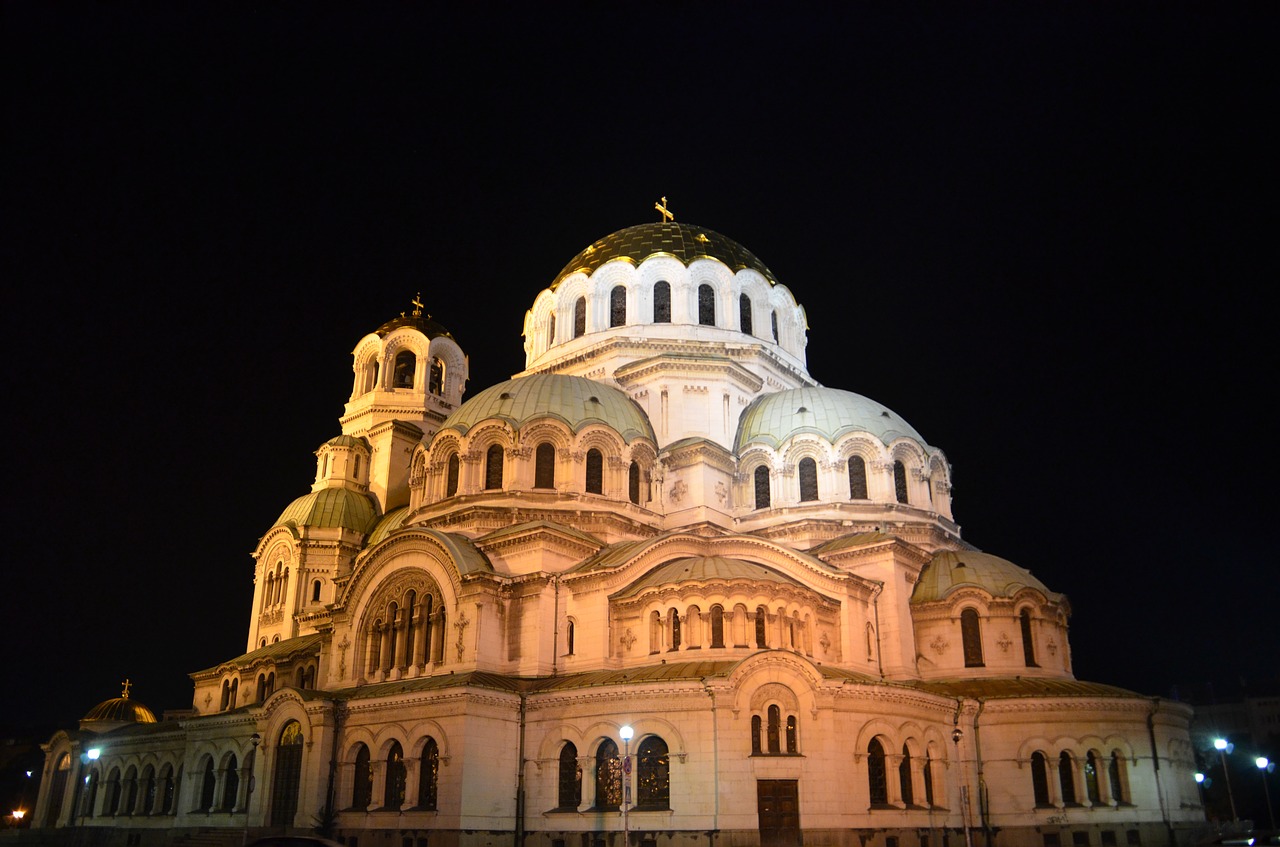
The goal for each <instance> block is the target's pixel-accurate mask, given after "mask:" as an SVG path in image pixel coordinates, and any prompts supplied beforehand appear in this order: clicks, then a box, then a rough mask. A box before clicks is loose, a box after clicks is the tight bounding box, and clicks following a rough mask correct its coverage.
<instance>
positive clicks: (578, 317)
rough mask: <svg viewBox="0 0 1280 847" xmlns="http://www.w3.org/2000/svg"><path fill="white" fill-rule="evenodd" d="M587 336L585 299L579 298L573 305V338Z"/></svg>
mask: <svg viewBox="0 0 1280 847" xmlns="http://www.w3.org/2000/svg"><path fill="white" fill-rule="evenodd" d="M586 334H587V298H586V297H579V298H578V299H577V300H575V301H574V304H573V337H574V338H581V337H582V336H584V335H586Z"/></svg>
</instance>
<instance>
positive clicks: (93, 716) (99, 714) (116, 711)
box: [80, 696, 156, 728]
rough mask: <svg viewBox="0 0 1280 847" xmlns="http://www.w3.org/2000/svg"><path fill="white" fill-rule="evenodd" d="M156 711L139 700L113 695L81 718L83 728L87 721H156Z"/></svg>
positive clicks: (118, 722)
mask: <svg viewBox="0 0 1280 847" xmlns="http://www.w3.org/2000/svg"><path fill="white" fill-rule="evenodd" d="M155 722H156V716H155V713H154V712H152V711H151V710H150V709H148V708H147V707H146V706H144V705H142V704H141V703H139V702H138V701H137V700H130V699H129V698H128V697H127V696H126V697H112V698H111V699H110V700H103V701H102V702H101V703H99V704H98V705H96V706H94V707H93V708H92V709H90V710H89V711H88V713H87V714H86V715H85V716H84V717H83V718H81V719H80V725H81V727H82V728H83V727H84V725H85V724H86V723H97V724H104V723H112V724H124V723H155Z"/></svg>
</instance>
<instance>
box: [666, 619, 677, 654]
mask: <svg viewBox="0 0 1280 847" xmlns="http://www.w3.org/2000/svg"><path fill="white" fill-rule="evenodd" d="M667 619H668V620H670V621H671V646H670V647H668V648H667V650H669V651H670V650H679V649H680V613H679V612H678V611H676V610H675V609H672V610H671V611H670V612H669V613H668V614H667Z"/></svg>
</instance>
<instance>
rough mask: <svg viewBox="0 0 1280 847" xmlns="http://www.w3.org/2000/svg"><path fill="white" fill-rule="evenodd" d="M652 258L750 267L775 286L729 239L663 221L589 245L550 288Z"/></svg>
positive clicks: (758, 264)
mask: <svg viewBox="0 0 1280 847" xmlns="http://www.w3.org/2000/svg"><path fill="white" fill-rule="evenodd" d="M655 255H667V256H674V257H675V258H677V259H679V260H680V261H681V262H683V263H684V264H685V265H688V264H689V263H690V262H692V261H694V260H695V259H715V260H716V261H718V262H721V263H722V264H724V265H726V266H728V268H729V269H730V270H732V271H735V272H736V271H739V270H741V269H743V268H751V269H752V270H754V271H757V272H759V273H760V275H761V276H763V277H764V278H765V279H767V280H769V282H770V283H771V284H773V283H777V280H776V279H774V276H773V272H772V271H770V270H769V269H768V268H767V267H765V265H764V262H762V261H760V260H759V259H757V258H756V257H755V256H753V255H752V254H751V253H750V252H749V251H748V250H747V249H746V248H745V247H743V246H742V245H741V244H739V243H738V242H736V241H734V240H733V239H732V238H728V237H726V236H723V235H721V234H720V233H718V232H715V231H713V230H710V229H705V228H704V227H700V226H691V225H690V224H684V223H676V222H675V221H667V222H663V223H648V224H640V225H638V226H630V227H627V228H626V229H620V230H618V231H617V232H615V233H613V234H612V235H606V236H605V237H604V238H601V239H599V240H597V241H594V242H592V243H591V244H590V245H588V246H587V248H586V249H585V250H583V251H582V252H581V253H579V254H578V255H576V256H574V257H573V261H571V262H569V264H567V265H565V266H564V270H562V271H560V273H559V274H557V275H556V279H555V282H553V283H552V284H551V287H552V288H555V287H556V286H557V285H559V284H560V280H562V279H564V278H565V277H567V276H568V275H569V274H572V273H577V272H578V271H581V272H582V273H584V274H587V275H588V276H590V275H591V273H592V272H594V271H595V269H596V268H598V267H600V266H601V265H603V264H604V263H605V262H610V261H613V260H614V259H626V260H628V261H630V262H631V263H632V264H636V265H638V264H640V263H641V262H643V261H644V260H645V259H647V258H649V257H650V256H655Z"/></svg>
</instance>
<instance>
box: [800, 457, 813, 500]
mask: <svg viewBox="0 0 1280 847" xmlns="http://www.w3.org/2000/svg"><path fill="white" fill-rule="evenodd" d="M796 470H797V473H798V475H799V477H800V501H801V502H806V501H810V500H817V499H818V463H817V462H815V461H814V460H813V459H812V458H811V457H809V456H805V457H804V458H803V459H801V460H800V465H799V467H798V468H797V469H796Z"/></svg>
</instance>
